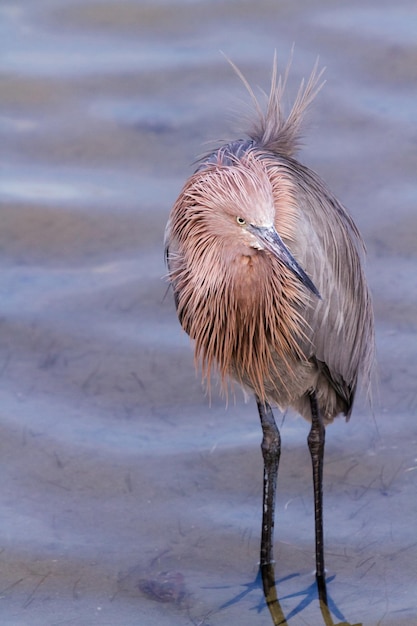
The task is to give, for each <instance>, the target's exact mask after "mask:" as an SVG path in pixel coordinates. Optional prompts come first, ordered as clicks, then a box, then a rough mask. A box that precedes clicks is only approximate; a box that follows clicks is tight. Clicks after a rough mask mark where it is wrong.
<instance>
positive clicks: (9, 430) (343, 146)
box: [0, 0, 417, 626]
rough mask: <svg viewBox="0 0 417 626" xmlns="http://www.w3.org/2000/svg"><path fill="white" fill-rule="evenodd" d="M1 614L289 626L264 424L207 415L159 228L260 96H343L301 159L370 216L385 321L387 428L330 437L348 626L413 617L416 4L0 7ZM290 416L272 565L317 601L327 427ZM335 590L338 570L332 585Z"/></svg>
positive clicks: (294, 593) (354, 424)
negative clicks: (307, 78)
mask: <svg viewBox="0 0 417 626" xmlns="http://www.w3.org/2000/svg"><path fill="white" fill-rule="evenodd" d="M0 15H1V19H0V41H1V49H2V52H1V82H0V86H1V108H0V127H1V132H2V140H1V166H2V173H1V192H0V193H1V195H0V200H1V209H0V258H1V273H0V292H1V300H0V347H1V350H0V371H1V379H0V427H1V438H0V446H1V450H0V463H1V490H0V503H1V515H0V547H1V550H0V552H1V557H0V558H1V567H0V590H1V593H0V615H1V623H2V624H7V625H8V626H21V625H26V624H30V625H31V626H37V625H39V626H45V625H51V626H52V625H55V624H56V625H57V624H68V625H69V624H71V625H79V626H85V625H96V624H97V625H98V624H100V625H101V624H103V625H104V624H105V625H108V626H119V625H121V624H122V625H123V626H130V625H136V624H141V625H142V624H143V625H145V626H149V625H153V624H157V625H158V626H159V625H160V626H164V625H169V626H173V625H175V626H176V625H178V626H182V625H186V624H190V625H192V624H194V625H197V624H198V625H200V626H203V625H204V626H215V625H217V624H218V625H220V624H239V625H240V626H244V625H249V624H251V625H254V624H259V626H262V625H263V626H266V625H268V624H270V623H271V621H270V617H269V614H268V611H267V609H266V607H265V605H264V603H263V600H262V592H261V589H260V587H259V586H257V585H251V584H250V583H251V582H252V581H254V579H255V577H256V571H257V561H258V551H259V536H260V515H261V479H262V467H261V455H260V450H259V443H260V427H259V424H258V419H257V414H256V407H255V405H254V403H253V402H250V403H249V404H245V403H244V402H243V398H242V397H241V395H240V394H239V393H237V395H236V401H235V402H233V401H232V402H231V403H230V404H229V407H228V408H227V409H226V408H225V406H224V401H223V400H222V399H220V398H219V397H218V396H217V394H216V393H213V397H212V401H211V406H209V402H208V399H207V398H206V397H205V395H204V391H203V390H202V388H201V385H200V383H199V381H198V378H196V376H195V374H194V369H193V363H192V354H191V350H190V347H189V344H188V340H187V338H186V337H185V336H184V334H183V333H182V332H181V330H180V328H179V325H178V323H177V321H176V317H175V313H174V307H173V303H172V298H171V295H170V294H168V295H167V296H166V297H165V293H166V285H165V283H164V281H163V280H161V277H162V276H163V274H164V272H165V269H164V264H163V256H162V239H163V230H164V225H165V222H166V219H167V215H168V212H169V209H170V207H171V205H172V203H173V202H174V200H175V198H176V196H177V194H178V192H179V190H180V188H181V186H182V183H183V181H184V180H185V178H186V176H187V175H189V174H190V172H191V171H192V165H191V164H192V162H193V160H194V159H195V157H196V155H198V154H199V153H201V152H202V151H204V150H205V149H206V146H205V145H204V143H205V142H207V141H209V140H212V139H218V138H223V137H225V138H228V137H231V136H233V129H234V127H235V125H234V122H233V116H232V115H231V114H230V111H233V110H236V109H239V107H240V110H244V107H243V108H242V106H241V105H240V104H239V102H240V101H241V100H242V99H243V100H244V99H245V98H246V95H245V93H244V90H243V88H242V85H241V84H240V83H239V81H238V80H237V79H236V77H235V76H234V75H233V72H232V71H231V69H230V67H229V66H228V64H227V63H226V62H225V60H224V58H223V56H222V55H221V54H220V52H219V51H220V50H222V51H224V53H225V54H226V55H227V56H229V57H230V58H232V59H233V60H234V61H235V62H236V63H237V64H238V65H239V67H240V68H241V69H242V70H243V72H244V73H245V75H246V76H247V77H248V78H249V80H250V81H251V82H252V83H254V84H259V85H261V86H262V87H264V88H266V87H267V85H268V80H269V74H270V66H271V60H272V55H273V50H274V49H277V51H278V56H279V58H280V59H281V60H282V64H285V63H286V60H287V58H288V55H289V52H290V49H291V46H292V44H293V42H295V44H296V50H295V55H294V62H293V69H292V76H291V80H290V92H291V91H292V92H293V90H294V89H295V87H296V84H297V83H298V82H299V80H300V78H301V77H302V76H303V75H306V74H308V73H309V71H310V69H311V67H312V65H313V63H314V61H315V59H316V57H317V56H318V55H320V62H321V64H322V65H325V66H327V71H326V78H327V84H326V86H325V88H324V90H323V91H322V92H321V94H320V95H319V97H318V99H317V101H316V104H315V107H313V110H312V112H311V115H310V118H309V120H310V124H309V127H308V131H307V138H306V139H307V143H306V147H305V148H304V149H303V151H302V153H301V155H300V158H301V160H302V161H303V162H305V163H306V164H308V165H310V166H311V167H313V168H314V169H315V170H316V171H318V172H319V173H320V174H321V175H322V176H323V177H324V178H325V180H326V181H327V182H328V183H329V184H330V186H331V187H332V188H333V189H334V190H335V191H336V193H337V194H338V195H339V196H340V197H341V199H342V200H343V202H344V203H345V204H346V205H347V206H348V207H349V208H350V210H351V212H352V213H353V215H354V217H355V219H356V221H357V223H358V225H359V227H360V229H361V231H362V233H363V235H364V237H365V239H366V242H367V246H368V270H367V271H368V276H369V281H370V284H371V287H372V291H373V297H374V304H375V313H376V321H377V344H378V374H379V388H378V389H376V391H375V394H374V395H375V398H374V414H372V411H371V410H370V409H369V407H368V405H367V403H366V402H365V401H364V400H361V399H359V400H358V402H357V405H356V410H355V411H354V414H353V416H352V419H351V421H350V423H349V424H345V423H344V422H343V421H342V420H340V421H338V422H337V423H335V424H334V425H333V426H332V427H330V428H329V429H328V434H327V458H326V467H325V535H326V556H327V568H328V572H329V576H330V577H331V582H330V583H329V589H328V591H329V594H330V596H331V598H332V600H333V602H334V605H333V606H334V607H336V608H337V611H335V613H334V615H333V619H334V622H335V623H339V622H342V621H346V622H349V623H351V624H357V623H363V624H366V625H367V626H376V625H377V624H378V625H379V626H394V625H396V626H397V625H403V626H405V625H411V624H415V623H417V600H416V597H417V594H416V579H417V565H416V563H417V539H416V524H417V498H416V480H417V458H416V443H417V419H416V417H417V377H416V371H417V333H416V331H417V280H416V271H417V267H416V256H417V212H416V202H417V178H416V165H417V162H416V161H417V159H416V145H417V136H416V122H417V117H416V111H417V108H416V103H415V102H416V100H415V96H416V80H417V47H416V43H417V28H416V24H417V14H416V9H415V3H414V2H412V1H409V2H407V0H400V1H399V2H396V3H395V4H392V3H388V2H380V1H378V2H377V1H374V2H372V1H371V0H368V1H366V0H365V1H364V2H363V1H362V2H347V1H345V0H343V1H342V2H338V3H332V2H326V1H325V0H322V1H320V0H316V2H306V1H302V2H297V3H292V2H285V1H284V2H280V3H279V2H273V1H268V0H260V1H257V2H255V1H251V2H249V1H243V2H232V1H231V0H229V1H227V2H208V1H205V2H204V1H200V2H198V1H191V0H188V1H187V0H183V1H181V0H178V1H172V2H171V1H168V0H165V1H163V0H158V1H151V0H149V2H148V3H145V2H139V1H138V2H134V1H133V0H131V1H130V2H129V1H123V2H116V1H115V0H114V1H111V0H110V1H104V0H97V1H95V2H93V1H89V2H76V1H70V2H65V3H63V2H54V1H53V0H38V1H37V2H24V1H23V0H15V1H13V2H3V3H2V5H1V7H0ZM279 423H280V424H281V423H282V426H281V432H282V438H283V446H284V451H283V455H282V467H281V470H280V477H279V498H278V511H277V525H276V557H277V574H278V578H279V581H280V582H279V584H278V593H279V596H280V598H281V606H282V609H283V611H284V613H285V614H286V615H287V618H288V623H289V624H290V625H291V626H297V625H305V624H309V625H316V624H321V623H323V619H322V617H321V614H320V611H319V607H318V603H317V600H316V599H315V597H314V594H309V593H308V592H306V590H308V588H309V587H310V585H311V584H312V583H313V582H314V576H313V570H314V549H313V511H312V497H311V478H310V461H309V457H308V453H307V450H306V445H305V439H306V435H307V425H306V423H304V422H303V421H302V420H301V419H297V418H296V417H293V416H291V415H288V416H286V418H285V420H283V421H282V420H281V418H279ZM333 576H334V578H333Z"/></svg>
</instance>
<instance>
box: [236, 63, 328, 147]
mask: <svg viewBox="0 0 417 626" xmlns="http://www.w3.org/2000/svg"><path fill="white" fill-rule="evenodd" d="M291 62H292V55H291V58H290V60H289V62H288V64H287V67H286V70H285V73H284V75H283V76H281V75H278V63H277V55H276V53H275V54H274V61H273V66H272V77H271V87H270V91H269V96H268V97H267V98H268V100H267V106H266V110H265V111H264V110H263V108H262V107H261V105H260V103H259V100H258V98H257V97H256V95H255V93H254V91H253V89H252V87H251V86H250V84H249V83H248V81H247V80H246V78H245V77H244V76H243V74H242V72H241V71H240V70H239V68H238V67H237V66H236V65H235V64H234V63H233V62H232V61H230V60H229V63H230V64H231V66H232V67H233V69H234V70H235V72H236V73H237V75H238V76H239V78H240V79H241V80H242V82H243V84H244V85H245V87H246V89H247V91H248V92H249V94H250V96H251V99H252V102H253V104H254V107H255V111H256V119H255V120H253V121H252V124H251V126H250V128H249V130H248V131H247V134H248V136H249V137H250V138H251V139H252V140H253V141H254V142H255V143H256V145H257V146H259V147H260V148H264V149H265V150H270V151H271V152H275V153H278V154H282V155H283V156H286V157H292V156H294V155H295V154H296V152H297V150H298V149H299V147H300V144H301V129H302V124H303V120H304V114H305V112H306V110H307V108H308V107H309V105H310V104H311V102H312V101H313V100H314V98H315V97H316V95H317V94H318V92H319V91H320V89H321V88H322V87H323V85H324V83H325V81H322V82H320V79H321V77H322V76H323V73H324V71H325V68H322V69H321V70H319V69H318V59H317V61H316V63H315V65H314V67H313V70H312V72H311V74H310V78H309V79H308V81H307V82H305V80H304V79H302V80H301V83H300V86H299V89H298V93H297V96H296V98H295V100H294V103H293V105H292V107H291V110H290V112H289V114H288V115H285V112H284V108H283V99H284V94H285V90H286V87H287V81H288V76H289V72H290V69H291Z"/></svg>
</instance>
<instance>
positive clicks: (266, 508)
mask: <svg viewBox="0 0 417 626" xmlns="http://www.w3.org/2000/svg"><path fill="white" fill-rule="evenodd" d="M256 402H257V404H258V411H259V417H260V419H261V426H262V432H263V439H262V444H261V448H262V456H263V459H264V492H263V511H262V538H261V563H260V564H261V568H262V567H263V566H264V565H270V564H272V563H273V561H274V557H273V549H274V545H273V544H274V515H275V493H276V487H277V475H278V465H279V457H280V454H281V437H280V434H279V430H278V428H277V425H276V423H275V420H274V416H273V413H272V409H271V407H270V406H269V404H268V403H267V402H262V401H261V400H259V398H256Z"/></svg>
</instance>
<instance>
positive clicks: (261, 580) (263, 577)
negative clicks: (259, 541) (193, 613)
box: [219, 565, 363, 626]
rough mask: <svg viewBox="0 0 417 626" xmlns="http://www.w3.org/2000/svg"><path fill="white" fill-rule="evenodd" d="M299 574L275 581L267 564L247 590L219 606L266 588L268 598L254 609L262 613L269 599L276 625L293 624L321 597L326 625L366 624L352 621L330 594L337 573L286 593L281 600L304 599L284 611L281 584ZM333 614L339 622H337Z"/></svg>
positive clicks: (234, 601) (234, 602)
mask: <svg viewBox="0 0 417 626" xmlns="http://www.w3.org/2000/svg"><path fill="white" fill-rule="evenodd" d="M297 576H299V574H290V575H289V576H285V577H284V578H280V579H279V580H275V570H274V566H273V565H264V566H262V567H260V568H259V571H258V574H257V576H256V578H255V580H253V581H251V582H250V583H246V584H245V585H243V587H244V589H243V591H241V592H240V593H238V594H237V595H236V596H234V597H233V598H231V599H230V600H228V601H227V602H225V603H224V604H222V605H221V606H220V607H219V610H222V609H226V608H228V607H229V606H232V605H234V604H236V603H237V602H240V601H241V600H243V598H244V597H245V596H247V595H248V594H249V593H251V592H252V591H258V590H259V589H262V588H263V596H264V598H262V599H261V600H260V602H258V604H257V605H256V606H255V607H254V609H255V610H256V611H257V612H258V613H260V612H261V611H262V610H264V608H265V602H266V606H267V607H268V609H269V612H270V614H271V617H272V623H273V624H274V626H290V624H289V621H290V620H291V619H292V618H293V617H295V616H296V615H298V614H300V613H302V612H303V611H304V610H305V609H306V608H307V607H308V605H309V604H311V603H312V602H315V601H316V600H319V606H320V611H321V615H322V618H323V623H324V625H325V626H363V625H362V623H359V622H357V623H355V624H352V623H351V622H348V621H347V620H346V618H345V616H344V615H343V613H342V612H341V611H340V609H339V608H338V607H337V605H336V604H335V602H334V601H333V599H332V597H331V596H330V594H329V593H328V591H327V584H328V583H331V582H332V581H333V580H334V578H335V576H330V577H329V578H328V579H327V580H320V581H319V580H317V581H314V582H313V583H312V584H311V585H309V586H308V587H306V588H305V589H302V590H301V591H297V592H296V593H291V594H288V595H286V596H282V597H281V600H287V599H289V598H301V600H300V602H299V603H298V604H297V606H296V607H295V608H294V609H292V611H291V612H290V613H288V615H285V614H284V611H283V610H282V607H281V604H280V600H279V598H278V594H277V585H278V584H280V583H284V582H286V581H288V580H291V579H292V578H296V577H297ZM264 599H265V602H264ZM332 614H333V615H334V617H335V618H336V620H338V621H336V622H335V621H333V618H332Z"/></svg>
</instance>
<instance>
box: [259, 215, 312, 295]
mask: <svg viewBox="0 0 417 626" xmlns="http://www.w3.org/2000/svg"><path fill="white" fill-rule="evenodd" d="M247 229H248V231H249V232H250V233H252V235H254V236H255V237H256V239H257V240H258V242H259V244H260V246H261V248H262V249H263V250H268V251H269V252H271V254H273V255H274V256H276V257H277V259H279V260H280V261H281V262H282V263H283V264H284V265H285V266H286V267H288V269H290V270H291V271H292V273H293V274H295V276H297V278H298V279H299V280H300V281H301V282H302V284H303V285H305V286H306V287H307V288H308V289H309V290H310V291H311V292H312V293H314V295H315V296H317V297H318V298H320V299H321V296H320V293H319V291H318V289H317V288H316V286H315V285H314V283H313V281H312V280H311V279H310V278H309V277H308V276H307V274H306V273H305V271H304V270H303V268H302V267H301V266H300V265H299V264H298V263H297V261H296V260H295V259H294V257H293V255H292V254H291V252H290V251H289V250H288V248H287V246H286V245H285V243H284V242H283V241H282V239H281V237H280V236H279V235H278V233H277V231H276V230H275V228H274V227H273V226H271V227H267V226H254V225H253V224H248V225H247Z"/></svg>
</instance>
